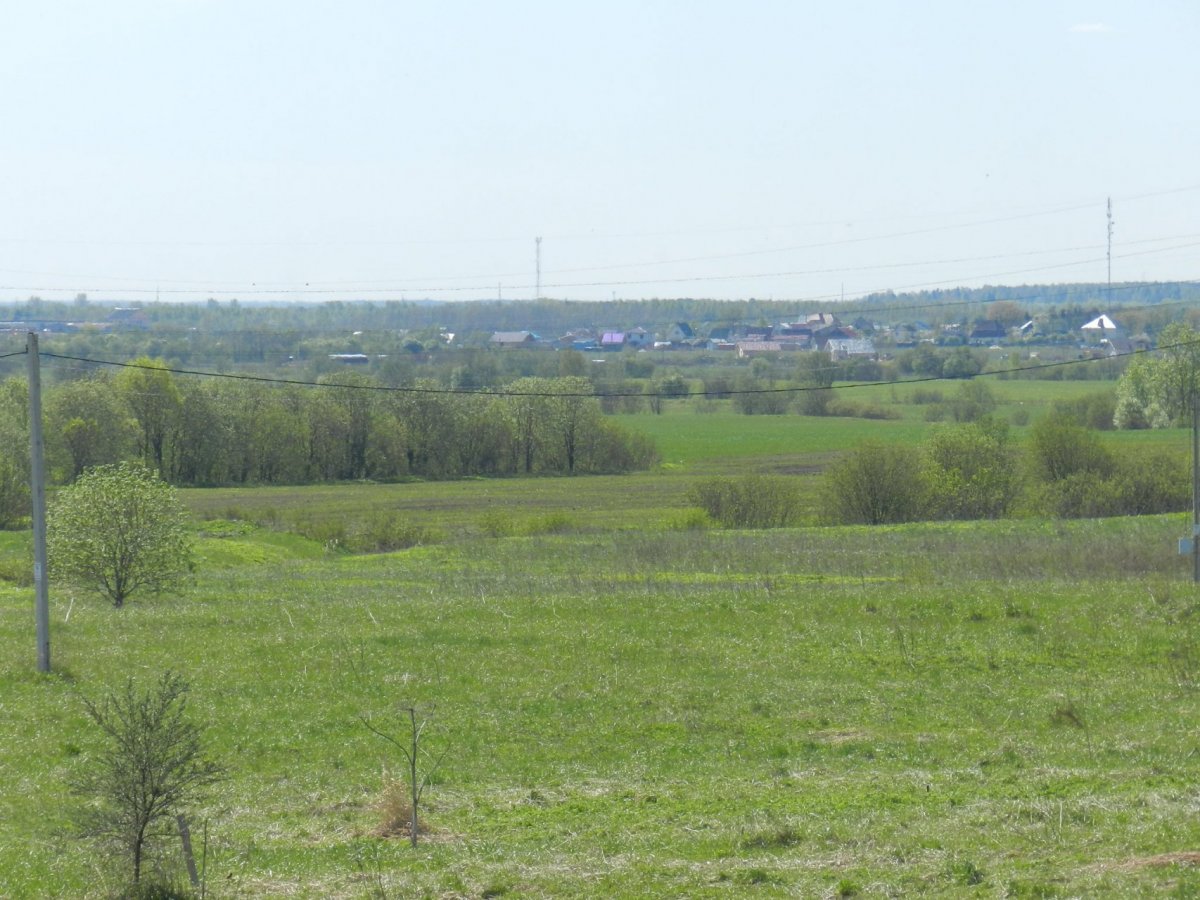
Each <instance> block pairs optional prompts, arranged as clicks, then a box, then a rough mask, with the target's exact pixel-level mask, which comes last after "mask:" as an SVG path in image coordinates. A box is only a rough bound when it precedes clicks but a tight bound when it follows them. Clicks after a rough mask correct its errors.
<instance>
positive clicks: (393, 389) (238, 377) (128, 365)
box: [14, 339, 1200, 400]
mask: <svg viewBox="0 0 1200 900" xmlns="http://www.w3.org/2000/svg"><path fill="white" fill-rule="evenodd" d="M1193 346H1200V339H1197V340H1195V341H1181V342H1178V343H1175V344H1168V345H1165V346H1162V347H1156V348H1154V349H1151V350H1130V351H1126V352H1123V353H1113V354H1110V355H1109V356H1106V357H1085V358H1083V359H1069V360H1061V361H1059V362H1049V363H1037V364H1034V365H1029V366H1018V367H1014V368H1011V369H1003V370H999V371H995V372H979V373H977V374H974V375H966V376H962V377H948V376H944V375H929V376H925V377H922V378H907V379H902V380H899V381H868V382H847V383H845V384H835V385H830V386H828V387H822V386H819V385H798V386H791V387H782V388H746V389H730V390H725V389H721V390H712V391H689V392H687V393H684V394H675V393H664V392H649V393H646V392H643V391H636V392H635V391H612V392H605V393H595V392H582V391H577V392H572V391H510V390H467V389H462V388H443V387H437V388H434V387H409V386H403V387H401V386H394V385H378V384H351V383H346V382H322V381H304V380H301V379H293V378H271V377H267V376H265V375H244V374H239V373H234V372H205V371H200V370H196V369H178V368H172V367H169V366H156V365H147V364H146V363H136V362H114V361H112V360H103V359H90V358H88V357H81V356H67V355H64V354H59V353H46V352H43V353H42V354H41V355H42V356H43V357H46V358H48V359H58V360H67V361H71V362H78V363H87V364H89V365H96V366H111V367H115V368H123V369H144V370H149V371H153V372H167V373H170V374H172V375H192V376H196V377H200V378H225V379H229V380H234V381H250V382H256V383H260V384H280V385H291V386H295V387H314V388H338V389H343V390H360V391H372V392H376V393H393V394H433V395H447V396H474V397H573V398H574V397H593V398H595V399H597V400H603V399H606V398H620V397H647V398H655V397H657V398H662V399H686V398H690V397H715V396H720V397H730V396H742V395H750V394H794V393H807V392H809V391H818V390H850V389H856V388H864V387H884V386H888V385H904V384H923V383H927V382H933V381H966V380H971V379H973V378H987V377H993V376H1000V375H1005V376H1010V377H1011V376H1013V375H1020V374H1021V373H1023V372H1037V371H1044V370H1047V369H1060V368H1066V367H1069V366H1075V365H1086V364H1088V363H1094V362H1103V361H1106V360H1113V359H1122V358H1126V357H1132V356H1137V355H1139V354H1147V353H1159V352H1162V351H1165V350H1175V349H1179V348H1184V347H1193ZM14 355H15V354H14Z"/></svg>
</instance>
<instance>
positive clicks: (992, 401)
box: [947, 379, 996, 422]
mask: <svg viewBox="0 0 1200 900" xmlns="http://www.w3.org/2000/svg"><path fill="white" fill-rule="evenodd" d="M947 407H948V408H949V412H950V417H951V418H953V419H954V421H955V422H978V421H980V420H981V419H985V418H987V417H988V416H990V415H991V414H992V413H993V412H995V411H996V398H995V396H994V395H993V394H992V389H991V388H989V387H988V386H987V384H986V383H985V382H983V381H979V380H978V379H971V380H970V381H968V382H966V383H965V384H960V385H959V386H958V390H957V391H956V392H955V395H954V397H953V398H952V399H951V400H950V401H949V402H948V403H947Z"/></svg>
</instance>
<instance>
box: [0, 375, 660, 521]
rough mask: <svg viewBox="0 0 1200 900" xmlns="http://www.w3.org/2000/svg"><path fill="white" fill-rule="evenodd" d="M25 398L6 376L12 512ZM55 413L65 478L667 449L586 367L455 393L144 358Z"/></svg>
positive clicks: (499, 463) (4, 440)
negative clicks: (186, 367) (626, 424)
mask: <svg viewBox="0 0 1200 900" xmlns="http://www.w3.org/2000/svg"><path fill="white" fill-rule="evenodd" d="M27 408H28V391H27V387H26V384H25V382H24V380H23V379H18V378H11V379H9V380H7V381H5V382H3V383H0V447H2V448H3V450H4V453H3V454H2V455H0V494H3V495H5V496H6V497H9V498H10V499H9V506H10V507H11V508H10V509H9V512H8V514H7V515H5V514H4V512H3V509H2V508H0V523H3V522H4V521H5V520H8V521H11V520H12V519H13V517H15V516H19V515H21V514H22V513H21V512H20V508H21V503H20V502H19V497H20V494H21V491H20V488H21V486H22V485H23V484H27V482H28V463H27V459H28V430H27V429H28V426H27V419H28V413H27ZM43 415H44V420H45V429H44V430H45V435H46V459H47V469H48V472H49V473H50V478H51V480H52V481H54V482H57V483H70V482H73V481H74V480H75V479H76V478H77V477H78V476H79V475H80V474H81V473H82V472H83V471H84V470H85V469H88V468H90V467H92V466H97V465H105V464H111V463H115V462H119V461H122V460H127V459H136V460H140V461H141V462H142V463H144V464H145V465H146V466H147V467H149V468H150V469H152V470H153V471H155V472H157V473H158V474H159V475H160V476H161V477H162V478H163V479H164V480H166V481H168V482H170V483H172V484H176V485H180V486H209V485H239V484H306V483H312V482H323V481H338V480H356V479H375V480H394V479H401V478H406V477H418V478H457V477H464V476H474V475H485V476H488V475H491V476H504V475H540V474H555V475H574V474H585V473H586V474H591V473H616V472H626V471H632V470H636V469H641V468H647V467H649V466H650V465H652V464H653V463H654V462H655V461H656V459H657V454H656V451H655V448H654V446H653V445H652V443H651V442H650V441H649V440H648V439H646V438H644V437H642V436H640V435H636V434H633V433H631V432H629V431H627V430H626V429H623V428H621V427H620V426H618V425H616V424H615V423H613V422H611V421H609V420H607V419H605V417H604V415H603V413H602V410H601V408H600V401H599V399H598V398H597V397H596V396H595V394H594V392H593V387H592V384H591V382H590V381H588V380H587V379H585V378H580V377H564V378H521V379H517V380H516V381H513V382H511V383H510V384H509V385H508V386H507V388H506V389H505V391H504V393H494V394H485V393H464V394H450V393H446V391H445V389H444V388H442V386H441V385H439V384H438V383H436V382H426V381H421V380H418V381H416V382H414V383H412V384H411V385H408V386H406V387H405V388H402V389H395V388H385V387H383V386H382V385H380V384H379V383H378V382H377V381H375V380H374V379H373V378H372V377H370V376H369V375H365V374H362V373H357V372H348V371H343V372H340V373H338V374H337V376H336V377H334V376H328V377H324V378H322V379H319V380H318V383H317V384H315V385H312V386H306V385H292V384H280V383H265V382H256V381H248V380H242V379H232V378H199V377H188V376H178V375H175V374H173V373H172V372H171V371H170V370H168V368H167V367H166V366H165V364H163V363H162V362H161V361H156V360H151V359H140V360H137V361H136V363H135V364H133V365H132V366H130V367H126V368H122V369H120V370H119V371H118V372H117V373H116V374H113V375H110V374H107V373H105V372H100V373H96V374H93V375H91V376H90V377H85V378H80V379H76V380H73V381H67V382H62V383H59V384H55V385H51V386H49V387H47V389H46V391H45V396H44V397H43ZM14 497H16V498H18V499H17V500H13V499H12V498H14ZM3 505H4V501H0V507H3Z"/></svg>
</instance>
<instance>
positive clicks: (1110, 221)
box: [1108, 197, 1113, 294]
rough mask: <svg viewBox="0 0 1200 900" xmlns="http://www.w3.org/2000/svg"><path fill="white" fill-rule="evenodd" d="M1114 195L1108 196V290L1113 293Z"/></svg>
mask: <svg viewBox="0 0 1200 900" xmlns="http://www.w3.org/2000/svg"><path fill="white" fill-rule="evenodd" d="M1112 232H1113V217H1112V197H1109V198H1108V292H1109V294H1111V293H1112Z"/></svg>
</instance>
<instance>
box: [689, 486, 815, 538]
mask: <svg viewBox="0 0 1200 900" xmlns="http://www.w3.org/2000/svg"><path fill="white" fill-rule="evenodd" d="M692 499H693V501H694V502H695V503H696V505H697V506H699V507H700V508H701V509H703V510H704V512H705V513H706V514H707V515H708V517H709V518H710V519H712V520H713V521H714V522H716V523H717V524H719V525H721V526H723V527H725V528H783V527H786V526H788V525H794V524H796V522H797V521H798V520H799V516H800V510H801V506H800V494H799V491H798V489H797V488H796V485H795V482H794V481H792V480H790V479H788V478H784V477H781V476H770V475H744V476H742V477H741V478H709V479H706V480H704V481H701V482H699V483H698V484H696V485H695V486H694V487H693V488H692Z"/></svg>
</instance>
